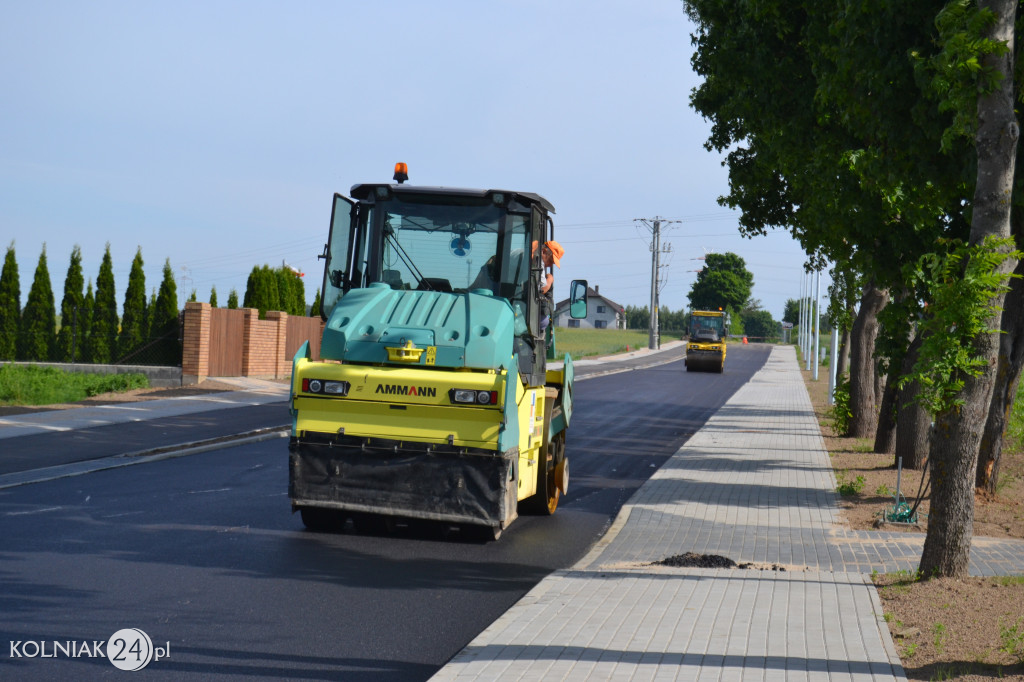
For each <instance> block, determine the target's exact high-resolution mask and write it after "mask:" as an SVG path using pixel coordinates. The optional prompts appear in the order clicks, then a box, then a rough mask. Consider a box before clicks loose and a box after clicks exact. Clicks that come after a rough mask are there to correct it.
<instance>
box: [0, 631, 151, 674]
mask: <svg viewBox="0 0 1024 682" xmlns="http://www.w3.org/2000/svg"><path fill="white" fill-rule="evenodd" d="M8 655H9V657H10V658H106V659H107V660H109V661H110V663H111V664H112V665H114V666H115V667H117V668H120V669H121V670H142V669H143V668H145V667H146V666H147V665H149V664H150V663H151V662H152V661H159V660H160V659H163V658H168V657H169V656H170V655H171V643H170V642H167V643H166V644H165V645H164V646H153V640H151V639H150V637H149V635H147V634H146V633H145V632H143V631H142V630H139V629H138V628H124V629H122V630H118V631H117V632H115V633H114V634H113V635H111V636H110V639H108V640H107V641H102V640H92V641H86V640H64V641H58V640H12V641H11V643H10V649H9V651H8Z"/></svg>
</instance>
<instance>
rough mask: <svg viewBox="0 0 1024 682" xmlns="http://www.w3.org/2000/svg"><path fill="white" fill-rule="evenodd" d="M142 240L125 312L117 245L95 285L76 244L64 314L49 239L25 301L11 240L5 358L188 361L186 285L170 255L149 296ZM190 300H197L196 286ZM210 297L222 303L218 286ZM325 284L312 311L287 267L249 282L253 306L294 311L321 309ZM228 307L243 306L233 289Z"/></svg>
mask: <svg viewBox="0 0 1024 682" xmlns="http://www.w3.org/2000/svg"><path fill="white" fill-rule="evenodd" d="M143 265H144V263H143V259H142V249H141V247H140V248H139V249H138V250H137V251H136V254H135V258H134V259H133V260H132V266H131V271H130V273H129V275H128V286H127V288H126V290H125V294H124V301H123V305H122V306H121V311H120V315H119V314H118V305H117V300H116V289H115V282H114V267H113V262H112V258H111V255H110V245H109V244H108V245H107V247H106V251H105V253H104V255H103V260H102V261H101V263H100V268H99V272H98V273H97V275H96V280H95V286H94V285H93V280H92V278H90V279H89V280H88V283H86V280H85V276H84V273H83V271H82V252H81V249H80V248H79V247H78V246H75V247H74V248H73V249H72V251H71V256H70V260H69V263H68V268H67V274H66V276H65V279H64V293H63V297H62V299H61V304H60V314H59V316H58V314H57V309H56V306H55V297H54V293H53V289H52V285H51V283H50V282H51V280H50V273H49V266H48V263H47V254H46V247H45V245H44V247H43V249H42V252H41V253H40V256H39V261H38V263H37V265H36V269H35V274H34V276H33V279H32V285H31V288H30V289H29V292H28V297H27V299H26V301H25V306H24V308H22V305H21V282H20V277H19V273H18V262H17V258H16V254H15V248H14V244H13V243H11V244H10V245H9V246H8V247H7V252H6V254H5V257H4V263H3V270H2V272H0V361H3V360H22V361H41V362H46V361H52V362H86V363H104V364H107V363H114V364H144V365H179V364H181V319H180V310H179V305H178V290H177V284H176V282H175V280H174V273H173V271H172V269H171V263H170V259H167V260H165V262H164V266H163V277H162V280H161V282H160V286H159V289H156V288H154V289H153V290H151V292H150V294H149V297H148V299H147V296H146V276H145V272H144V270H143ZM188 300H190V301H195V300H197V296H196V292H195V291H192V293H191V295H190V297H189V299H188ZM209 300H210V305H212V306H214V307H217V290H216V287H214V288H212V289H211V290H210V299H209ZM319 301H320V295H319V292H317V296H316V299H315V300H314V302H313V307H312V310H308V311H307V306H306V302H305V288H304V286H303V283H302V280H301V278H300V277H298V276H297V275H296V273H294V272H293V271H292V270H291V269H289V268H287V267H283V266H282V267H279V268H271V267H270V266H269V265H262V266H256V267H254V268H253V269H252V272H251V273H250V275H249V278H248V281H247V283H246V291H245V298H244V300H243V305H244V306H245V307H251V308H257V309H259V311H260V316H261V317H263V316H265V315H266V312H267V311H268V310H282V311H285V312H287V313H288V314H290V315H306V314H307V313H308V314H312V315H319ZM226 307H228V308H238V294H237V292H236V291H235V290H234V289H232V290H231V292H230V294H229V295H228V300H227V306H226Z"/></svg>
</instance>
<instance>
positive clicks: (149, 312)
mask: <svg viewBox="0 0 1024 682" xmlns="http://www.w3.org/2000/svg"><path fill="white" fill-rule="evenodd" d="M154 310H156V289H155V288H153V289H150V290H149V303H147V304H146V327H145V333H144V334H143V338H145V339H146V340H147V341H152V340H153V311H154Z"/></svg>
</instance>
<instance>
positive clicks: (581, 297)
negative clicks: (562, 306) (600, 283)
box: [569, 279, 587, 320]
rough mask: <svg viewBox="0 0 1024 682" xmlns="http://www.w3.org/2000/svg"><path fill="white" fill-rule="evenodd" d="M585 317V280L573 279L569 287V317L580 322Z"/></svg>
mask: <svg viewBox="0 0 1024 682" xmlns="http://www.w3.org/2000/svg"><path fill="white" fill-rule="evenodd" d="M586 316H587V280H585V279H574V280H573V281H572V284H571V286H570V287H569V317H571V318H572V319H574V320H581V319H583V318H585V317H586Z"/></svg>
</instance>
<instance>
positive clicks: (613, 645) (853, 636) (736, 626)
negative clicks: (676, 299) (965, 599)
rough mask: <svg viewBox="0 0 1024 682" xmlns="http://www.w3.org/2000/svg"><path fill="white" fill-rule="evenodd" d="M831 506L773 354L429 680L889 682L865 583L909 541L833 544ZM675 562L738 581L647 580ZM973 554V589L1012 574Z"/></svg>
mask: <svg viewBox="0 0 1024 682" xmlns="http://www.w3.org/2000/svg"><path fill="white" fill-rule="evenodd" d="M835 488H836V480H835V477H834V475H833V473H832V467H831V465H830V463H829V458H828V453H827V452H826V451H825V448H824V442H823V440H822V438H821V433H820V430H819V427H818V424H817V421H816V419H815V417H814V413H813V410H812V408H811V404H810V400H809V398H808V396H807V391H806V389H805V388H804V385H803V379H802V378H801V376H800V371H799V367H798V366H797V362H796V355H795V351H794V349H793V348H792V347H788V346H786V347H783V346H777V347H775V348H774V349H773V351H772V353H771V356H770V357H769V359H768V361H767V363H766V364H765V367H764V368H763V369H762V370H761V371H759V372H758V373H757V374H756V375H755V376H754V378H753V379H752V380H751V381H750V382H749V383H748V384H746V385H745V386H744V387H743V388H741V389H740V390H739V391H738V392H737V393H736V394H735V395H734V396H733V397H732V399H730V400H729V402H728V403H726V405H725V406H723V407H722V409H720V410H719V411H718V412H717V413H716V414H715V415H714V416H713V417H712V418H711V419H710V420H709V421H708V422H707V424H706V425H705V426H704V427H703V428H702V429H701V430H700V431H699V432H697V433H696V434H694V436H693V437H692V438H691V439H690V440H689V441H688V442H687V444H686V445H685V446H684V447H683V448H681V449H680V450H679V451H678V452H677V453H676V454H675V455H674V456H673V457H672V458H671V459H670V460H669V461H668V462H667V463H666V464H665V466H663V467H662V468H661V469H660V470H659V471H658V472H657V473H656V474H655V475H654V476H652V477H651V479H650V480H649V481H648V482H647V483H646V484H645V485H644V486H643V487H642V488H641V489H640V490H638V491H637V493H636V494H635V495H634V496H633V498H632V499H631V500H630V502H629V504H627V505H626V506H625V507H624V508H623V510H622V513H621V514H620V515H619V518H618V519H617V520H616V522H615V524H613V527H612V529H611V531H610V532H609V534H608V536H607V537H606V538H605V539H604V540H602V541H601V542H599V543H598V544H597V545H596V546H595V547H594V549H593V550H592V551H591V552H590V554H588V555H587V556H586V557H584V558H583V559H582V560H581V561H580V562H579V563H578V564H577V565H576V566H575V567H573V568H572V569H570V570H564V571H557V572H555V573H554V574H552V575H551V576H549V577H548V578H546V579H545V580H543V581H542V582H541V583H540V584H539V585H537V587H536V588H535V589H533V590H532V591H531V592H530V593H529V594H527V595H526V596H525V597H523V599H522V600H520V602H519V603H518V604H516V605H515V606H514V607H513V608H512V609H510V610H509V611H508V612H507V613H506V614H505V615H504V616H502V617H501V618H500V619H498V620H497V621H496V622H495V623H494V624H492V625H491V627H489V628H488V629H487V630H485V631H484V632H483V633H481V635H480V636H479V637H477V638H476V639H475V640H474V641H473V642H471V643H470V644H469V646H467V647H466V648H465V649H464V650H463V651H462V652H461V653H459V654H458V655H457V656H456V657H455V658H454V659H453V660H452V661H451V662H450V663H449V664H448V665H447V666H445V667H444V668H443V669H442V670H441V671H440V672H439V673H438V674H437V675H436V676H435V677H434V679H435V680H499V679H500V680H542V679H543V680H550V679H556V680H903V679H905V677H904V675H903V670H902V667H901V666H900V663H899V658H898V656H897V654H896V652H895V647H894V646H893V644H892V640H891V638H890V636H889V631H888V628H887V626H886V625H885V623H884V621H883V620H882V608H881V604H880V602H879V599H878V594H877V592H876V590H875V588H874V586H873V585H872V584H871V581H870V577H869V574H870V573H871V572H872V571H876V570H877V571H879V572H891V571H894V570H899V569H904V570H911V571H912V570H916V568H917V564H918V561H919V559H920V556H921V548H922V546H923V543H924V535H923V534H917V533H893V532H862V531H852V530H849V529H846V528H843V527H842V526H841V525H840V520H839V509H838V506H837V497H836V493H835ZM688 552H696V553H699V554H710V555H719V556H723V557H727V558H729V559H731V560H733V561H735V562H737V563H738V564H744V563H752V564H754V567H752V568H747V569H740V568H732V569H708V568H669V567H667V566H661V565H655V564H654V562H657V561H660V560H662V559H665V558H668V557H675V556H679V555H683V554H685V553H688ZM971 554H972V559H971V572H972V574H974V575H998V574H1011V573H1017V574H1020V573H1024V542H1016V541H998V540H989V539H983V540H979V541H976V542H975V543H974V547H973V548H972V553H971ZM782 569H784V570H782Z"/></svg>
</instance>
